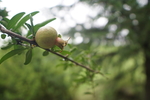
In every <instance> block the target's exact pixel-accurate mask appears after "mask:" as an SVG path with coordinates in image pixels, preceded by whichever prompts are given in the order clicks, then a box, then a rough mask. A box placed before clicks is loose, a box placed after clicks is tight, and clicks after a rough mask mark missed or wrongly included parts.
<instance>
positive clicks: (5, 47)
mask: <svg viewBox="0 0 150 100" xmlns="http://www.w3.org/2000/svg"><path fill="white" fill-rule="evenodd" d="M12 46H13V44H8V45H7V46H4V47H1V50H6V49H9V48H11V47H12Z"/></svg>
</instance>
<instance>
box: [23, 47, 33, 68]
mask: <svg viewBox="0 0 150 100" xmlns="http://www.w3.org/2000/svg"><path fill="white" fill-rule="evenodd" d="M31 59H32V48H31V49H29V50H28V51H27V52H26V59H25V63H24V64H25V65H27V64H29V63H30V62H31Z"/></svg>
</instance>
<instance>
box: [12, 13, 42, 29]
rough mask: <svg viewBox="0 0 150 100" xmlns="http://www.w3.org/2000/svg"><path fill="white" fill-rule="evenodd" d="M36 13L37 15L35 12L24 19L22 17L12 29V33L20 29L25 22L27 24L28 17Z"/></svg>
mask: <svg viewBox="0 0 150 100" xmlns="http://www.w3.org/2000/svg"><path fill="white" fill-rule="evenodd" d="M37 13H39V11H35V12H32V13H30V14H28V15H26V16H25V17H23V18H22V19H21V20H20V21H19V22H18V23H17V25H16V27H15V28H14V31H15V30H17V29H18V28H20V27H21V26H22V25H23V24H25V22H27V21H28V20H29V19H30V15H31V16H34V15H36V14H37Z"/></svg>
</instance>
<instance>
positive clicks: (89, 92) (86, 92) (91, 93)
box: [84, 92, 92, 94]
mask: <svg viewBox="0 0 150 100" xmlns="http://www.w3.org/2000/svg"><path fill="white" fill-rule="evenodd" d="M84 94H92V92H85V93H84Z"/></svg>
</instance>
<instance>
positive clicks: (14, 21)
mask: <svg viewBox="0 0 150 100" xmlns="http://www.w3.org/2000/svg"><path fill="white" fill-rule="evenodd" d="M24 14H25V12H21V13H18V14H16V15H15V16H13V17H12V18H11V19H10V21H9V23H8V26H7V29H11V28H13V27H14V26H15V25H16V24H17V22H19V20H20V19H21V18H22V16H23V15H24Z"/></svg>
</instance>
